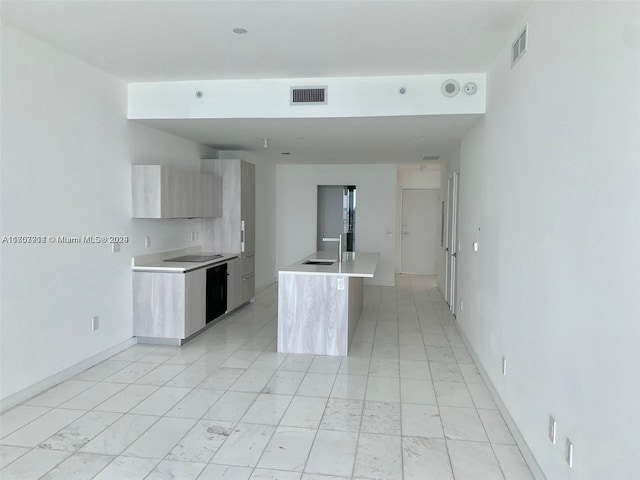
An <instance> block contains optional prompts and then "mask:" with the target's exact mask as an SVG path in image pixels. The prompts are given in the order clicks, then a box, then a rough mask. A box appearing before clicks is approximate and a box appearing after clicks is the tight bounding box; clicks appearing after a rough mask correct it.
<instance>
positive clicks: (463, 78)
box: [128, 73, 486, 119]
mask: <svg viewBox="0 0 640 480" xmlns="http://www.w3.org/2000/svg"><path fill="white" fill-rule="evenodd" d="M449 78H451V74H448V73H443V74H438V75H397V76H368V77H322V78H295V79H291V78H277V79H258V80H250V79H249V80H248V79H234V80H194V81H176V82H143V83H131V84H129V109H128V115H129V118H137V119H143V118H179V119H184V118H336V117H376V116H394V115H449V114H467V113H484V112H485V78H486V76H485V74H484V73H456V74H455V78H456V79H457V80H458V81H459V82H460V84H461V85H464V84H465V83H466V82H475V83H476V84H477V85H478V92H477V93H476V94H475V95H472V96H469V95H457V96H456V97H454V98H450V97H445V96H444V95H442V93H441V92H440V88H441V85H442V83H443V82H444V81H445V80H447V79H449ZM399 85H401V86H403V87H404V88H405V89H406V94H404V95H401V94H400V93H398V90H399ZM292 86H296V87H299V86H312V87H318V86H326V87H327V99H328V100H327V103H326V104H320V105H304V106H300V105H291V104H290V102H289V95H290V89H291V87H292ZM196 91H201V92H202V94H203V95H202V96H201V97H196V95H195V92H196Z"/></svg>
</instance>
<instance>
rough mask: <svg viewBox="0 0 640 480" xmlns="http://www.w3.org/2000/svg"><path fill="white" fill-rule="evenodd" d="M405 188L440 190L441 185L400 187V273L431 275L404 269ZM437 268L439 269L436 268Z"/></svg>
mask: <svg viewBox="0 0 640 480" xmlns="http://www.w3.org/2000/svg"><path fill="white" fill-rule="evenodd" d="M405 190H437V191H440V187H438V188H434V187H400V250H399V251H400V255H399V258H398V261H399V262H398V263H399V268H398V273H403V274H405V275H429V274H427V273H416V272H405V271H403V269H402V229H403V226H404V223H403V222H402V220H403V218H404V191H405ZM438 205H440V202H438ZM436 270H437V269H436ZM435 275H437V272H436V273H435Z"/></svg>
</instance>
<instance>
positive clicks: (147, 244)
mask: <svg viewBox="0 0 640 480" xmlns="http://www.w3.org/2000/svg"><path fill="white" fill-rule="evenodd" d="M150 246H151V237H150V236H148V235H147V236H146V237H144V248H149V247H150Z"/></svg>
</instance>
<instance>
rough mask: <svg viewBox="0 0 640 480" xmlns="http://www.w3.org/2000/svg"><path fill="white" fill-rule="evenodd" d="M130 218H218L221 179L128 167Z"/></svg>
mask: <svg viewBox="0 0 640 480" xmlns="http://www.w3.org/2000/svg"><path fill="white" fill-rule="evenodd" d="M131 184H132V200H133V203H132V205H133V211H132V215H131V216H132V217H134V218H198V217H221V216H222V178H221V177H219V176H217V175H209V174H204V173H197V172H188V171H184V170H179V169H177V168H171V167H166V166H163V165H132V167H131Z"/></svg>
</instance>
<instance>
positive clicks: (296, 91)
mask: <svg viewBox="0 0 640 480" xmlns="http://www.w3.org/2000/svg"><path fill="white" fill-rule="evenodd" d="M290 100H291V105H325V104H326V103H327V87H291V98H290Z"/></svg>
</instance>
